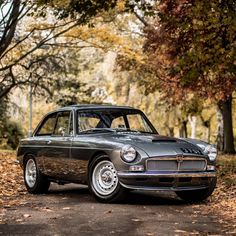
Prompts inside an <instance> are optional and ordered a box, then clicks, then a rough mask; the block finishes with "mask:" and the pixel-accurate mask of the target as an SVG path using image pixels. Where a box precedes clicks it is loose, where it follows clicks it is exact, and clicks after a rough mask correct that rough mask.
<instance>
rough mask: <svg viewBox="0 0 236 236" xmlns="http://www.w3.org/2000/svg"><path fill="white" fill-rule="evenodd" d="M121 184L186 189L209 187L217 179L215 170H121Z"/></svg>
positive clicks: (168, 189)
mask: <svg viewBox="0 0 236 236" xmlns="http://www.w3.org/2000/svg"><path fill="white" fill-rule="evenodd" d="M117 174H118V178H119V181H120V184H121V185H122V186H123V187H125V188H128V189H133V190H158V191H159V190H161V191H163V190H164V191H165V190H166V191H184V190H198V189H206V188H208V187H209V186H210V185H211V183H212V181H214V179H216V172H215V171H204V172H164V171H159V172H157V171H155V172H154V171H147V172H121V171H119V172H118V173H117Z"/></svg>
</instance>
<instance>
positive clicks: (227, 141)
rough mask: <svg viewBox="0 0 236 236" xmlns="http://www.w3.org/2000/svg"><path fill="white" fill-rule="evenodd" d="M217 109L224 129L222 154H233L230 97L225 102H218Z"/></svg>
mask: <svg viewBox="0 0 236 236" xmlns="http://www.w3.org/2000/svg"><path fill="white" fill-rule="evenodd" d="M218 105H219V108H220V111H221V113H222V116H223V128H224V149H223V151H224V153H232V154H233V153H235V149H234V135H233V122H232V96H229V97H228V98H227V99H226V100H224V101H220V102H219V104H218Z"/></svg>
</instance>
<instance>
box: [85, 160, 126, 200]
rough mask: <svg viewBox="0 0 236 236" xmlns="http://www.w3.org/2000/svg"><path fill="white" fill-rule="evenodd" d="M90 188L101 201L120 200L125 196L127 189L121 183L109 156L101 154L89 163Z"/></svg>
mask: <svg viewBox="0 0 236 236" xmlns="http://www.w3.org/2000/svg"><path fill="white" fill-rule="evenodd" d="M89 189H90V191H91V192H92V193H93V194H94V196H95V197H96V199H97V200H98V201H101V202H114V201H120V200H122V199H123V198H124V197H125V193H126V189H125V188H124V187H122V186H121V185H120V183H119V179H118V176H117V171H116V169H115V167H114V165H113V163H112V162H111V161H110V160H109V159H108V156H106V155H103V156H99V157H97V158H95V159H94V160H93V161H92V162H91V164H90V165H89Z"/></svg>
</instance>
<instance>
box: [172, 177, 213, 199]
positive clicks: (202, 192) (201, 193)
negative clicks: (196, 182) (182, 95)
mask: <svg viewBox="0 0 236 236" xmlns="http://www.w3.org/2000/svg"><path fill="white" fill-rule="evenodd" d="M215 187H216V178H214V179H212V181H211V183H210V186H209V187H208V188H206V189H199V190H186V191H176V192H175V193H176V194H177V196H178V197H180V198H181V199H183V200H184V201H186V202H200V201H203V200H205V199H207V198H208V197H209V196H210V195H211V194H212V193H213V191H214V189H215Z"/></svg>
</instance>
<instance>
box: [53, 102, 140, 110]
mask: <svg viewBox="0 0 236 236" xmlns="http://www.w3.org/2000/svg"><path fill="white" fill-rule="evenodd" d="M74 109H76V110H77V109H79V110H80V109H81V110H83V109H91V110H93V109H132V110H137V109H135V108H133V107H130V106H117V105H111V104H76V105H71V106H66V107H61V108H59V109H58V110H57V111H63V110H74Z"/></svg>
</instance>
